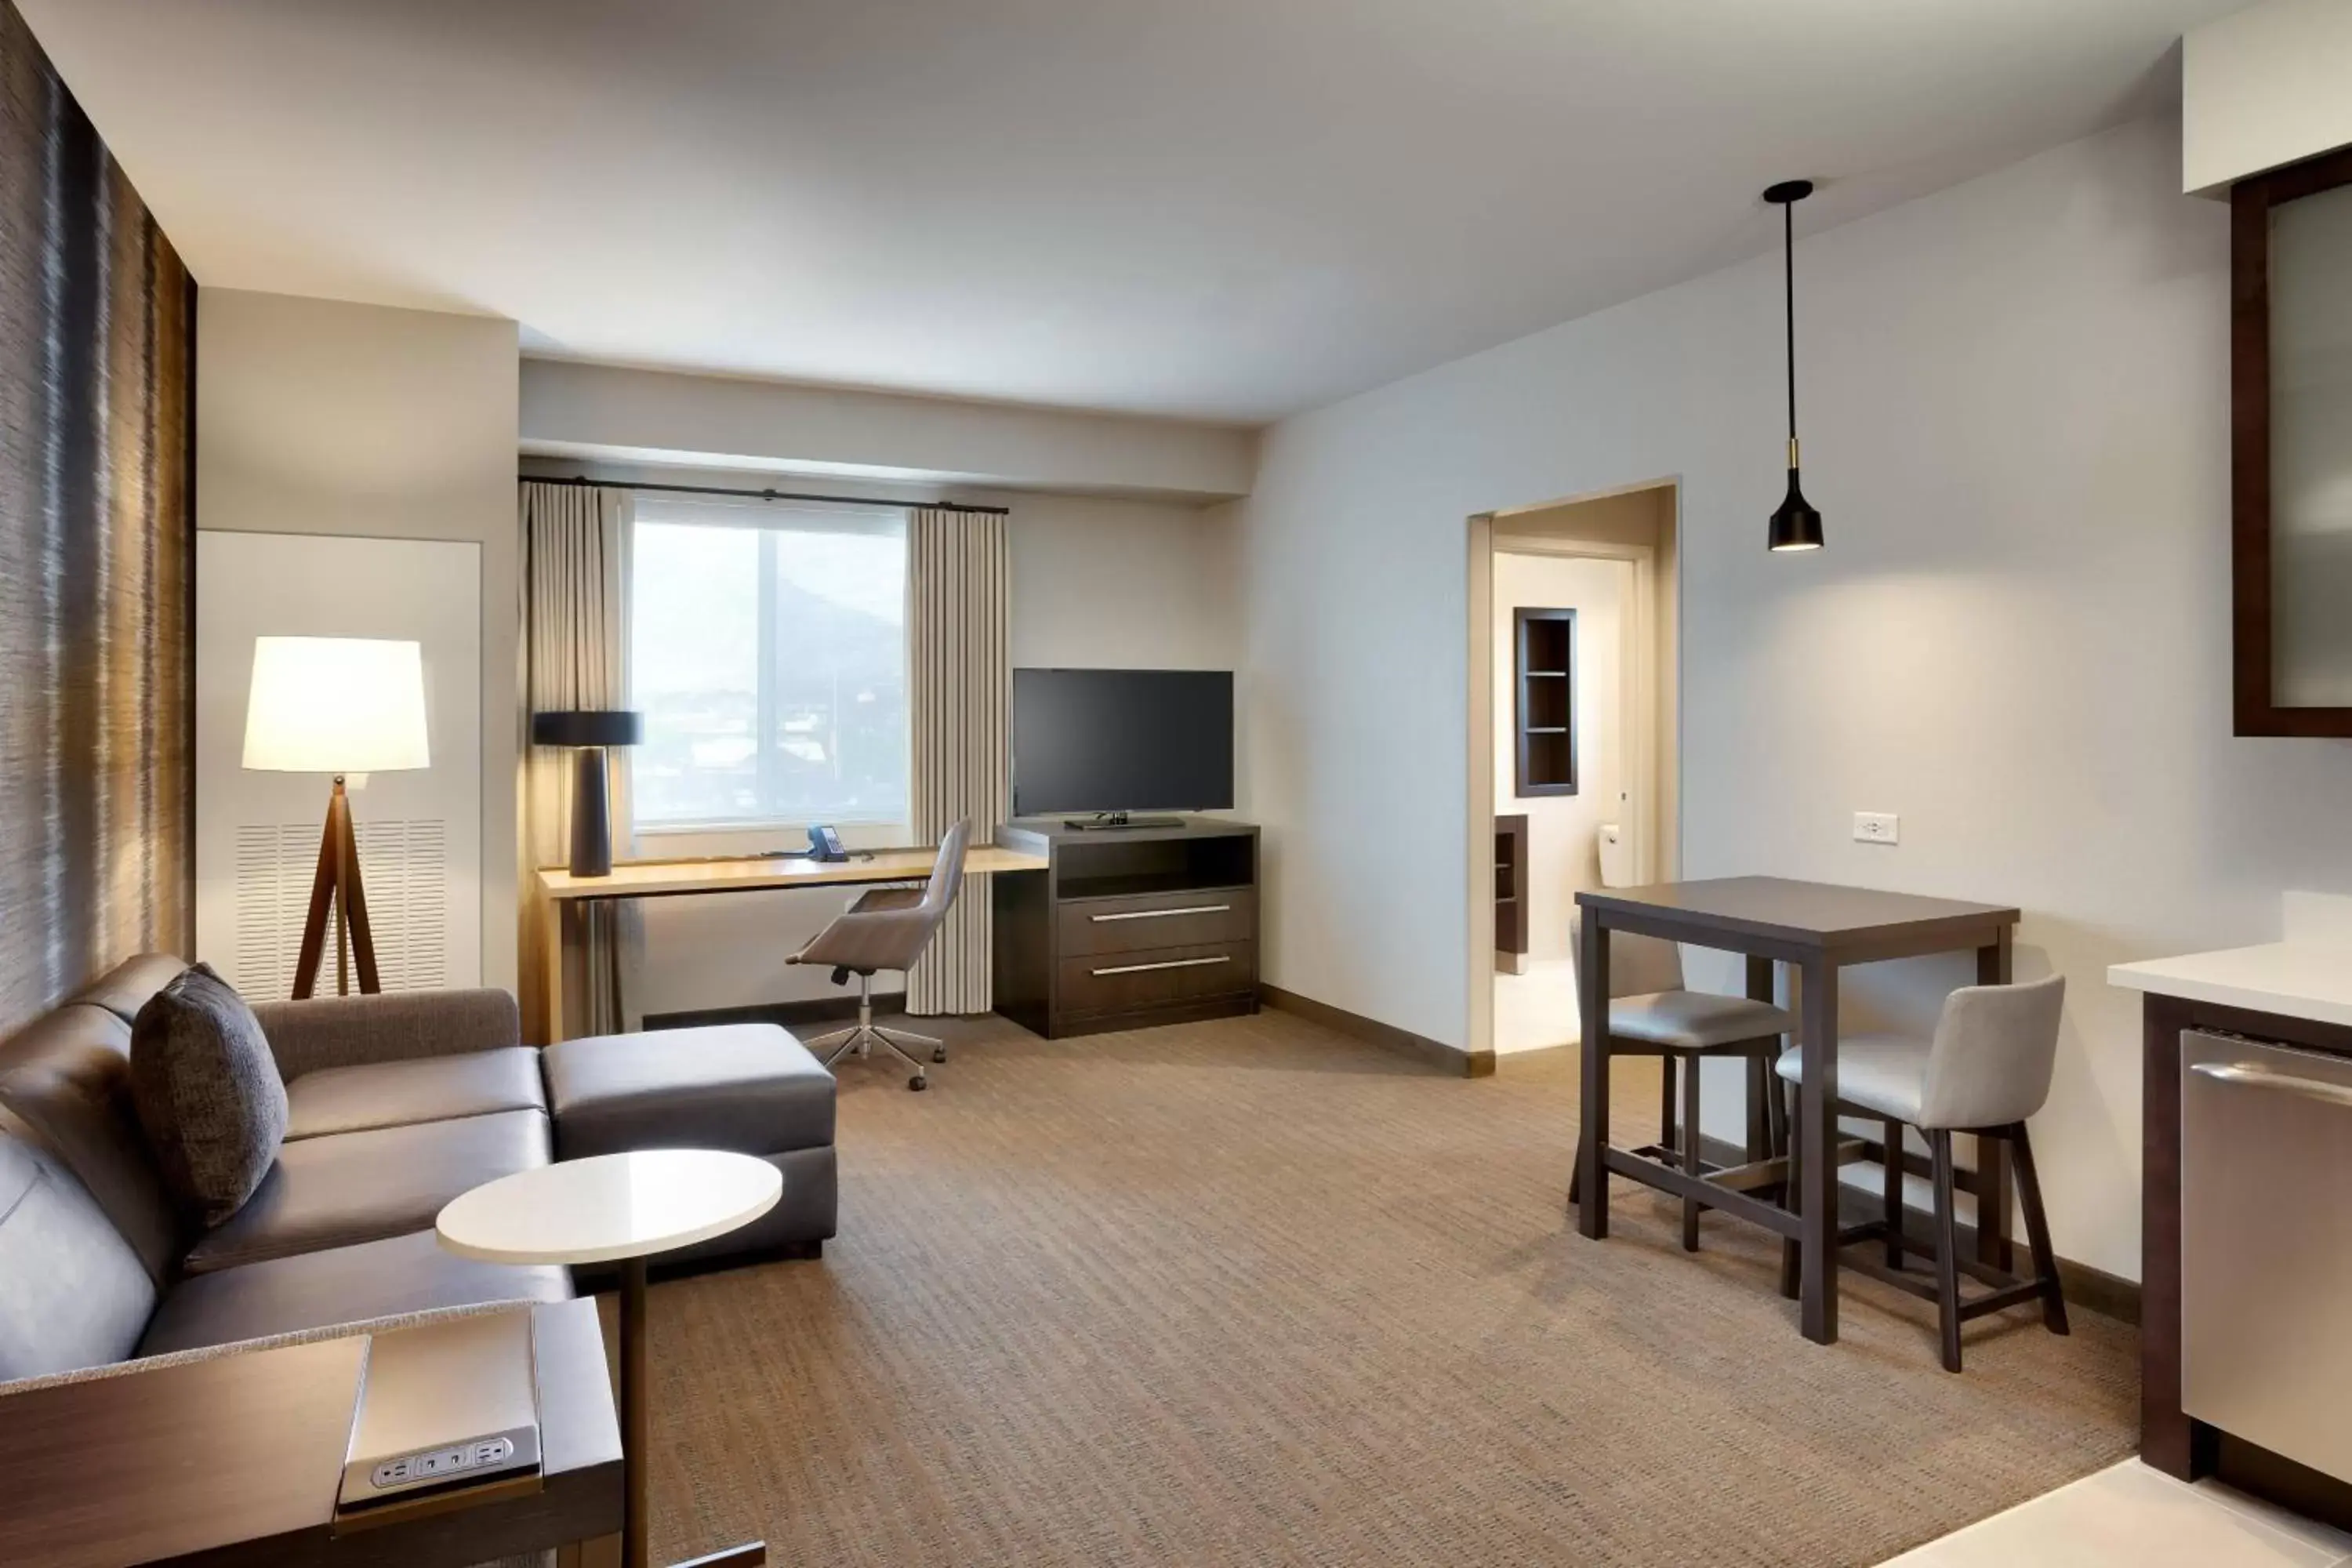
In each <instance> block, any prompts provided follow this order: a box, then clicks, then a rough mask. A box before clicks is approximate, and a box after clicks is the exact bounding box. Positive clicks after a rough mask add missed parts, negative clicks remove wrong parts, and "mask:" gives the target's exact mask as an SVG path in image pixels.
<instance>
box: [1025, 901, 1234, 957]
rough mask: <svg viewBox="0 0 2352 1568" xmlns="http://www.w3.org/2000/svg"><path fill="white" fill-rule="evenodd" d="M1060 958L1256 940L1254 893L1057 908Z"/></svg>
mask: <svg viewBox="0 0 2352 1568" xmlns="http://www.w3.org/2000/svg"><path fill="white" fill-rule="evenodd" d="M1061 922H1062V929H1061V939H1062V952H1063V953H1064V955H1065V956H1068V955H1072V954H1076V953H1095V952H1146V951H1149V950H1151V949H1156V948H1162V947H1190V946H1194V945H1197V944H1200V943H1203V942H1228V943H1230V942H1252V941H1255V939H1256V937H1257V891H1256V889H1253V888H1211V889H1196V890H1194V891H1192V892H1185V893H1143V894H1138V895H1136V896H1134V897H1131V898H1122V899H1074V900H1067V901H1066V902H1065V903H1063V904H1062V905H1061Z"/></svg>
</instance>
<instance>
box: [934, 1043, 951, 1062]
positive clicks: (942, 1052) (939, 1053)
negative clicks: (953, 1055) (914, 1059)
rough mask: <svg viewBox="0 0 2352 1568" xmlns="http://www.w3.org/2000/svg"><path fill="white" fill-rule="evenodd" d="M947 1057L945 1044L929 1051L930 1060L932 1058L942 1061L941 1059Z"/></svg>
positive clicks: (943, 1059)
mask: <svg viewBox="0 0 2352 1568" xmlns="http://www.w3.org/2000/svg"><path fill="white" fill-rule="evenodd" d="M947 1059H948V1048H947V1047H945V1046H941V1047H940V1048H939V1049H937V1050H935V1051H933V1052H932V1053H931V1060H933V1061H935V1062H943V1061H945V1060H947Z"/></svg>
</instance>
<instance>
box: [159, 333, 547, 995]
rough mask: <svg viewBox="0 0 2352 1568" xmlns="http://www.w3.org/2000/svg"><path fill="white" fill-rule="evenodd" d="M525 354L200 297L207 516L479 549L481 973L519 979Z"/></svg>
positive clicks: (491, 343)
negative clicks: (519, 602)
mask: <svg viewBox="0 0 2352 1568" xmlns="http://www.w3.org/2000/svg"><path fill="white" fill-rule="evenodd" d="M517 353H518V348H517V342H516V331H515V324H514V323H513V322H512V321H495V320H491V319H488V318H485V317H476V316H452V315H442V314H437V313H434V312H430V311H422V310H385V309H383V308H381V307H377V306H373V305H345V304H338V303H335V302H333V301H331V300H297V299H289V298H287V297H285V296H281V295H275V294H250V293H242V292H238V291H236V290H232V289H204V290H202V291H201V292H200V293H199V294H198V295H197V299H196V521H197V525H198V526H199V527H201V528H205V529H221V530H229V531H244V532H254V533H312V534H349V535H357V536H360V537H364V538H381V539H446V540H456V541H461V542H474V543H478V544H479V545H480V546H481V627H482V637H481V661H482V702H481V731H482V743H481V763H480V772H481V781H480V784H479V790H480V795H481V802H482V814H481V861H482V864H481V873H480V874H481V909H482V919H481V976H482V984H486V985H503V986H506V987H508V988H509V989H511V988H512V987H513V985H514V984H515V971H516V959H517V925H518V922H517V919H516V906H515V877H516V848H515V771H516V758H517V754H518V745H519V742H520V721H519V720H518V718H517V710H516V705H515V658H516V651H517V648H518V646H519V644H518V640H517V639H518V629H517V627H518V616H517V607H516V587H515V572H516V526H515V489H514V482H515V481H514V476H515V449H516V442H517V435H516V424H515V406H516V366H517V363H518V360H517ZM365 588H366V585H365V584H352V592H353V593H364V592H365ZM321 809H322V810H323V803H322V807H321Z"/></svg>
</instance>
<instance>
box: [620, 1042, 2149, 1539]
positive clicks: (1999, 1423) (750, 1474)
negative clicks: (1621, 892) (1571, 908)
mask: <svg viewBox="0 0 2352 1568" xmlns="http://www.w3.org/2000/svg"><path fill="white" fill-rule="evenodd" d="M954 1032H955V1034H956V1037H957V1044H958V1046H959V1047H960V1049H959V1050H958V1052H957V1055H956V1058H955V1060H954V1061H952V1062H951V1063H950V1065H949V1066H948V1067H946V1068H940V1069H937V1070H936V1071H935V1073H934V1076H933V1079H932V1088H931V1089H930V1091H929V1093H926V1094H909V1093H908V1092H907V1090H906V1089H905V1087H904V1085H905V1079H904V1077H903V1076H902V1074H901V1073H898V1072H894V1071H892V1070H890V1069H888V1068H884V1067H882V1066H880V1065H879V1064H850V1065H848V1066H846V1067H845V1071H844V1079H843V1084H842V1098H841V1132H840V1138H841V1165H842V1225H841V1237H840V1238H839V1239H838V1240H837V1241H835V1242H834V1243H833V1244H831V1245H830V1246H829V1247H827V1249H826V1253H825V1257H824V1259H823V1260H822V1261H821V1262H813V1263H782V1264H772V1265H768V1266H764V1267H760V1268H741V1269H736V1270H733V1271H730V1272H727V1273H722V1274H715V1275H707V1276H704V1277H701V1278H698V1279H683V1280H678V1281H676V1282H672V1283H668V1284H662V1285H656V1287H655V1288H654V1298H653V1312H652V1317H653V1347H654V1356H655V1371H654V1376H655V1379H656V1396H657V1399H658V1404H657V1405H656V1415H655V1421H656V1440H657V1443H656V1454H655V1458H654V1464H655V1486H656V1518H655V1521H654V1545H655V1547H656V1560H657V1561H675V1560H677V1559H679V1558H684V1557H688V1556H692V1555H694V1554H696V1553H698V1552H708V1551H710V1550H713V1549H715V1548H717V1547H719V1546H723V1545H729V1544H732V1543H734V1542H739V1541H742V1540H745V1539H749V1538H751V1537H755V1536H764V1537H765V1538H766V1539H767V1541H768V1542H769V1544H770V1549H771V1559H770V1560H771V1561H772V1562H776V1563H786V1564H802V1563H824V1564H834V1563H849V1564H873V1565H876V1568H882V1565H889V1568H919V1565H931V1564H938V1565H947V1564H960V1565H965V1564H1014V1563H1020V1564H1073V1565H1075V1564H1088V1565H1097V1564H1143V1563H1152V1564H1183V1565H1186V1568H1210V1565H1215V1564H1243V1563H1250V1564H1261V1563H1264V1564H1271V1563H1285V1564H1288V1563H1297V1564H1315V1565H1318V1568H1353V1565H1357V1564H1365V1565H1386V1564H1407V1563H1412V1564H1418V1563H1427V1564H1445V1565H1448V1568H1461V1565H1466V1564H1480V1563H1544V1564H1563V1565H1569V1564H1572V1565H1578V1568H1582V1565H1587V1564H1612V1563H1626V1564H1641V1565H1643V1568H1665V1565H1671V1564H1680V1563H1690V1564H1700V1563H1705V1564H1709V1565H1712V1568H1727V1565H1738V1564H1749V1563H1756V1564H1765V1563H1774V1564H1790V1565H1796V1568H1831V1565H1834V1564H1841V1563H1852V1564H1870V1563H1877V1562H1879V1561H1880V1560H1882V1559H1884V1558H1885V1557H1887V1556H1890V1555H1892V1554H1894V1553H1895V1552H1898V1551H1901V1550H1903V1549H1905V1548H1906V1547H1909V1546H1912V1545H1915V1544H1916V1543H1918V1542H1922V1541H1925V1540H1927V1539H1929V1538H1931V1537H1933V1536H1936V1535H1938V1534H1941V1533H1943V1532H1945V1531H1948V1530H1951V1529H1953V1528H1955V1527H1956V1526H1958V1525H1960V1524H1962V1523H1965V1522H1967V1521H1970V1520H1974V1519H1978V1518H1980V1517H1982V1516H1984V1515H1986V1514H1989V1513H1991V1512H1993V1511H1995V1510H1999V1509H2001V1508H2003V1507H2006V1506H2008V1505H2010V1504H2012V1503H2015V1502H2019V1501H2021V1500H2024V1499H2026V1498H2028V1497H2031V1496H2032V1495H2034V1494H2036V1493H2039V1492H2042V1491H2044V1490H2047V1489H2050V1488H2052V1487H2053V1486H2056V1485H2058V1484H2059V1483H2061V1482H2063V1481H2066V1480H2069V1479H2074V1478H2075V1477H2078V1476H2082V1475H2084V1474H2087V1473H2089V1472H2090V1471H2092V1470H2095V1469H2097V1468H2101V1467H2102V1466H2105V1465H2107V1464H2110V1463H2112V1462H2113V1461H2115V1460H2116V1459H2117V1458H2121V1457H2123V1456H2124V1455H2126V1454H2128V1453H2129V1452H2131V1451H2132V1447H2133V1437H2134V1402H2135V1399H2136V1396H2137V1384H2136V1381H2135V1374H2134V1371H2133V1365H2132V1355H2133V1338H2132V1331H2130V1330H2129V1329H2127V1328H2125V1327H2123V1326H2121V1325H2118V1324H2116V1323H2113V1322H2110V1321H2105V1320H2104V1319H2100V1318H2097V1317H2095V1316H2092V1315H2091V1314H2088V1313H2081V1312H2078V1313H2077V1314H2076V1319H2075V1323H2076V1327H2075V1332H2074V1336H2073V1337H2072V1338H2071V1339H2063V1340H2062V1339H2058V1338H2055V1337H2053V1336H2052V1335H2050V1334H2048V1333H2045V1332H2044V1331H2042V1328H2041V1326H2040V1322H2039V1319H2038V1318H2036V1317H2034V1316H2033V1315H2032V1314H2026V1313H2021V1314H2015V1315H2013V1316H2012V1317H2010V1318H2004V1319H1997V1320H1985V1321H1979V1322H1977V1323H1975V1324H1972V1325H1970V1326H1969V1332H1968V1340H1967V1351H1968V1358H1969V1371H1968V1372H1967V1373H1966V1374H1965V1375H1963V1376H1959V1377H1952V1376H1948V1375H1947V1374H1946V1373H1943V1372H1941V1371H1940V1370H1938V1369H1937V1364H1936V1347H1935V1338H1934V1327H1933V1321H1932V1314H1931V1311H1930V1310H1929V1309H1928V1308H1927V1306H1926V1305H1925V1304H1924V1303H1919V1302H1916V1301H1913V1300H1910V1299H1908V1298H1906V1297H1904V1296H1902V1295H1900V1294H1898V1293H1896V1292H1893V1291H1890V1290H1887V1289H1884V1288H1882V1287H1879V1286H1875V1285H1873V1284H1871V1283H1869V1282H1867V1281H1864V1280H1859V1279H1849V1281H1848V1283H1847V1286H1846V1305H1845V1311H1844V1330H1845V1337H1844V1340H1843V1342H1842V1343H1840V1344H1839V1345H1838V1346H1836V1347H1835V1348H1832V1349H1822V1348H1820V1347H1817V1346H1813V1345H1811V1344H1808V1343H1806V1342H1804V1341H1803V1340H1801V1339H1800V1338H1799V1337H1798V1334H1797V1331H1796V1327H1795V1321H1794V1310H1793V1308H1792V1307H1791V1306H1790V1305H1789V1304H1787V1303H1784V1302H1783V1301H1782V1300H1780V1296H1779V1294H1778V1293H1777V1291H1776V1289H1775V1288H1774V1287H1775V1281H1776V1279H1777V1260H1778V1257H1779V1254H1778V1249H1777V1244H1775V1245H1773V1246H1769V1247H1768V1246H1767V1245H1766V1243H1765V1241H1764V1239H1763V1238H1762V1237H1760V1236H1759V1235H1758V1234H1756V1233H1753V1232H1751V1231H1749V1230H1748V1228H1747V1227H1745V1226H1739V1225H1738V1224H1736V1223H1735V1222H1732V1221H1729V1220H1727V1219H1724V1218H1721V1217H1720V1216H1715V1215H1710V1216H1709V1217H1708V1219H1707V1221H1706V1233H1705V1234H1706V1251H1705V1252H1703V1253H1702V1254H1701V1255H1700V1256H1698V1257H1696V1258H1692V1257H1690V1256H1687V1255H1685V1253H1683V1252H1682V1251H1681V1250H1680V1249H1679V1247H1678V1245H1677V1241H1676V1237H1675V1228H1674V1220H1673V1213H1672V1211H1670V1210H1669V1208H1668V1207H1667V1205H1665V1204H1664V1202H1663V1201H1662V1200H1658V1199H1655V1198H1654V1197H1652V1196H1651V1195H1650V1194H1646V1193H1643V1192H1640V1191H1639V1190H1638V1189H1633V1188H1632V1187H1630V1186H1629V1185H1628V1184H1623V1183H1620V1184H1618V1188H1617V1191H1618V1193H1619V1194H1620V1196H1619V1197H1618V1199H1617V1216H1618V1220H1617V1224H1616V1226H1615V1230H1614V1233H1613V1235H1612V1239H1610V1240H1609V1241H1607V1242H1605V1243H1600V1244H1593V1243H1589V1242H1587V1241H1585V1240H1583V1239H1582V1238H1581V1237H1578V1236H1576V1235H1575V1234H1574V1232H1573V1230H1572V1229H1571V1228H1570V1226H1569V1225H1568V1224H1567V1222H1566V1221H1565V1220H1564V1218H1563V1215H1562V1213H1561V1203H1562V1196H1563V1194H1564V1191H1565V1185H1566V1179H1567V1173H1568V1163H1569V1154H1570V1143H1571V1142H1572V1132H1571V1128H1572V1124H1573V1113H1574V1108H1575V1087H1574V1082H1573V1071H1572V1067H1571V1064H1570V1062H1569V1061H1568V1060H1567V1059H1565V1058H1566V1057H1567V1055H1568V1053H1551V1054H1550V1056H1549V1057H1548V1058H1535V1059H1533V1060H1529V1059H1528V1058H1522V1059H1521V1061H1520V1062H1517V1063H1508V1064H1507V1065H1506V1068H1505V1072H1504V1075H1503V1076H1501V1077H1499V1078H1494V1079H1485V1080H1482V1081H1466V1080H1461V1079H1445V1078H1440V1077H1436V1076H1433V1075H1432V1074H1430V1073H1428V1072H1426V1071H1425V1070H1423V1069H1420V1068H1416V1067H1415V1066H1413V1065H1412V1064H1411V1063H1409V1062H1405V1061H1403V1060H1401V1059H1400V1058H1394V1057H1391V1056H1388V1055H1385V1054H1383V1053H1381V1052H1380V1051H1378V1050H1375V1049H1373V1048H1371V1047H1366V1046H1362V1045H1359V1044H1357V1043H1355V1042H1352V1041H1349V1040H1347V1039H1343V1038H1341V1037H1337V1036H1334V1035H1331V1034H1328V1033H1327V1032H1325V1031H1323V1030H1321V1029H1318V1028H1317V1027H1316V1026H1312V1025H1309V1024H1307V1023H1304V1022H1302V1021H1300V1020H1298V1019H1297V1018H1294V1017H1291V1016H1286V1015H1283V1014H1279V1013H1267V1014H1265V1015H1263V1016H1260V1017H1257V1018H1254V1019H1241V1020H1234V1021H1231V1022H1222V1023H1214V1024H1202V1025H1192V1026H1181V1027H1175V1028H1168V1029H1160V1030H1153V1031H1150V1032H1147V1033H1141V1034H1133V1035H1118V1036H1108V1037H1095V1038H1091V1039H1082V1040H1067V1041H1059V1042H1049V1041H1045V1040H1039V1039H1036V1038H1034V1037H1031V1036H1029V1035H1027V1034H1024V1033H1023V1032H1021V1031H1019V1030H1017V1029H1015V1028H1013V1027H1012V1026H1009V1025H1003V1024H991V1025H982V1026H966V1027H962V1028H959V1029H957V1030H955V1031H954ZM1622 1076H1624V1077H1626V1078H1629V1079H1631V1078H1633V1076H1634V1075H1633V1073H1630V1072H1629V1073H1626V1074H1624V1075H1622ZM1654 1103H1655V1100H1654V1089H1650V1090H1648V1091H1646V1092H1645V1091H1644V1090H1643V1087H1642V1085H1641V1083H1640V1082H1639V1081H1638V1080H1637V1081H1635V1082H1633V1083H1630V1084H1628V1086H1627V1089H1626V1090H1625V1115H1626V1117H1627V1119H1628V1124H1639V1125H1643V1126H1646V1125H1647V1123H1646V1121H1640V1119H1641V1118H1643V1115H1644V1111H1643V1110H1642V1109H1640V1108H1643V1107H1650V1106H1654ZM1647 1114H1648V1115H1649V1116H1653V1117H1654V1110H1650V1111H1648V1112H1647Z"/></svg>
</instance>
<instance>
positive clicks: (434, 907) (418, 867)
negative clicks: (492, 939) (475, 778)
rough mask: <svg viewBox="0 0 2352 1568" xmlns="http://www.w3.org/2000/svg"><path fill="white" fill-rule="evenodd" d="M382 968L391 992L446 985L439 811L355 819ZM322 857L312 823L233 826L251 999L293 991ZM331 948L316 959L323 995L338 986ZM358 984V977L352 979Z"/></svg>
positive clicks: (240, 973) (240, 983) (240, 967)
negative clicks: (374, 819) (409, 816)
mask: <svg viewBox="0 0 2352 1568" xmlns="http://www.w3.org/2000/svg"><path fill="white" fill-rule="evenodd" d="M355 836H356V837H357V838H358V840H359V849H360V875H361V878H362V880H363V881H364V883H365V885H366V888H367V906H368V922H369V924H370V926H371V927H372V928H373V930H374V932H375V952H376V969H377V973H378V977H379V978H380V979H382V981H383V988H384V989H385V990H386V991H433V990H438V989H439V988H441V987H442V986H444V985H446V984H448V932H449V858H448V828H447V826H446V824H445V823H443V822H442V821H441V820H439V819H438V818H428V817H419V818H415V819H412V820H409V821H405V822H362V823H359V824H357V825H355ZM318 864H319V825H318V824H317V823H315V822H301V823H295V822H289V823H279V824H275V825H273V824H268V823H257V824H247V825H244V826H239V827H238V828H237V830H236V973H234V974H231V975H230V976H228V980H229V983H230V984H233V985H235V986H236V988H237V990H238V992H239V993H241V994H244V995H245V996H247V997H249V998H251V999H252V1000H255V1001H263V1000H268V1001H283V1000H285V999H286V998H287V997H288V996H289V995H291V994H293V991H294V963H295V960H296V958H297V957H298V955H299V951H300V948H301V944H302V918H303V916H304V915H305V914H306V913H308V912H309V910H310V880H311V878H312V877H313V876H314V875H315V874H316V872H317V869H318ZM334 977H335V958H334V950H333V948H332V947H330V948H329V949H328V952H327V958H326V962H325V963H323V964H321V965H320V971H319V987H318V989H319V994H321V995H331V994H333V992H334V989H335V978H334ZM352 985H353V987H354V988H356V987H357V985H358V980H357V978H356V977H354V978H353V980H352Z"/></svg>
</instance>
